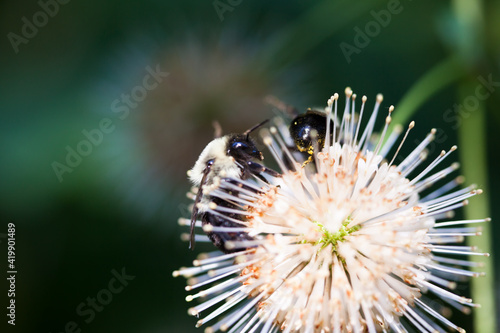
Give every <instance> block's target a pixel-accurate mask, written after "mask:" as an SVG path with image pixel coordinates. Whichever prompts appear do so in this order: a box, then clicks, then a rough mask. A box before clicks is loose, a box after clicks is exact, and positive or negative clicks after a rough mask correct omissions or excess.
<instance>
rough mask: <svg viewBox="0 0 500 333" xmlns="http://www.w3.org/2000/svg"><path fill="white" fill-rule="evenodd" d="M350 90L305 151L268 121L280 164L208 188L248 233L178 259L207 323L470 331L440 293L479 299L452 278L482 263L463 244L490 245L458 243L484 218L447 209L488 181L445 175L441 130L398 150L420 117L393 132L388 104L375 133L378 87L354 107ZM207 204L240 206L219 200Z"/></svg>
mask: <svg viewBox="0 0 500 333" xmlns="http://www.w3.org/2000/svg"><path fill="white" fill-rule="evenodd" d="M345 93H346V102H345V107H344V110H343V112H340V111H339V110H338V109H339V108H338V104H339V103H338V95H337V94H335V95H334V96H332V97H331V98H330V99H328V101H327V106H326V108H325V111H324V112H325V121H326V135H325V136H324V140H323V142H321V141H320V140H319V139H317V140H313V142H312V144H311V145H312V147H313V149H310V150H309V153H310V154H308V153H307V152H306V153H299V152H297V151H296V149H293V148H294V147H295V144H294V141H293V139H292V138H291V136H290V133H289V129H288V126H287V124H286V122H285V121H284V120H283V119H281V118H278V119H274V120H273V122H272V124H271V125H270V126H269V128H266V129H263V130H262V131H261V133H260V134H261V137H262V141H263V143H264V144H265V145H266V146H267V148H268V150H269V152H270V153H271V154H272V156H273V157H274V159H275V160H276V163H277V165H278V166H279V168H280V169H281V176H280V177H271V176H269V175H264V176H265V178H266V180H267V182H264V181H262V180H261V179H257V178H256V179H252V180H242V179H228V178H224V177H222V176H221V177H220V179H217V180H216V181H214V184H212V185H211V186H209V187H202V191H203V194H204V195H206V194H209V195H210V196H211V197H218V198H221V199H224V200H227V201H228V202H231V203H234V204H235V205H237V207H239V209H238V210H237V211H238V215H237V216H241V219H240V220H239V221H238V222H239V224H240V225H241V227H240V228H232V229H231V230H232V231H236V229H238V230H237V231H238V232H246V233H248V237H246V238H242V237H239V238H236V239H235V240H229V241H227V242H226V243H225V247H226V249H227V250H228V251H227V252H228V253H225V254H224V253H221V252H213V253H205V254H203V255H201V256H200V257H199V258H198V259H197V260H195V261H194V262H193V267H189V268H182V269H180V270H178V271H175V272H174V276H179V275H182V276H184V277H186V278H188V280H187V281H188V285H187V287H186V290H188V291H190V292H191V294H190V295H189V296H187V298H186V299H187V301H188V302H191V301H196V302H197V304H196V305H194V306H193V307H192V308H190V309H189V311H188V313H189V314H190V315H193V316H196V317H197V318H199V320H198V323H197V324H196V326H197V327H199V326H202V325H204V326H205V327H206V328H205V332H215V331H224V332H225V331H228V332H278V331H282V332H370V333H373V332H388V331H394V332H407V331H408V330H410V331H415V330H416V331H418V332H444V331H445V330H452V331H453V330H454V331H457V332H464V330H463V329H462V328H460V327H458V326H456V325H455V324H454V323H452V322H451V321H450V320H448V319H447V318H446V317H445V315H444V312H446V311H443V309H444V306H443V305H442V304H443V303H447V304H448V305H450V306H451V307H454V308H456V309H458V310H460V311H463V312H468V311H469V309H470V308H471V307H476V306H477V305H476V304H475V303H473V301H472V300H471V299H469V298H467V297H464V296H462V295H460V294H459V293H457V292H456V291H455V290H454V289H455V287H456V285H457V282H461V281H463V280H464V279H466V278H468V277H477V276H479V275H481V273H476V272H475V271H474V270H473V266H477V264H475V263H473V262H470V261H468V260H467V256H470V255H480V256H481V255H487V254H484V253H480V252H477V250H476V249H475V248H474V247H469V246H464V245H460V244H461V243H462V242H463V240H464V237H466V236H474V235H478V234H479V233H480V229H479V228H475V227H470V226H465V224H472V223H476V222H484V221H488V220H489V219H479V220H456V221H455V220H452V218H453V211H454V210H455V209H457V208H459V207H462V206H463V205H466V204H467V200H468V198H469V197H472V196H475V195H477V194H480V193H481V190H479V189H475V188H474V186H470V187H466V188H463V189H460V188H459V185H460V184H461V183H462V181H463V179H462V178H461V177H457V178H454V179H451V180H448V181H446V180H443V179H444V178H448V176H449V175H450V174H451V173H453V172H454V171H455V170H456V169H457V168H458V164H457V163H451V164H449V163H447V162H446V159H447V157H448V156H449V155H450V153H452V152H453V151H454V150H456V147H455V146H453V147H451V148H450V149H449V150H448V151H442V152H440V153H437V154H432V152H429V151H428V149H427V147H428V146H429V144H430V143H431V142H432V140H433V139H434V135H435V130H434V129H432V130H431V131H430V133H429V134H428V135H427V136H426V137H425V138H424V139H423V140H422V141H421V143H420V144H418V145H417V146H416V147H415V148H414V149H413V151H411V152H410V153H409V154H408V155H406V156H404V157H403V156H400V155H399V153H400V150H401V147H402V146H403V144H404V142H405V140H406V138H407V137H408V135H409V132H410V131H411V129H412V128H413V127H414V126H415V123H414V122H411V123H410V124H409V126H408V127H407V129H406V130H404V129H403V127H401V126H396V127H395V128H394V130H393V131H391V133H389V131H388V129H389V125H390V123H391V114H392V112H393V111H394V107H393V106H391V107H389V108H388V109H386V110H388V111H386V114H385V115H383V116H385V125H384V127H383V129H382V131H381V133H380V134H375V132H374V127H375V122H376V119H377V117H378V115H379V114H380V113H382V112H381V110H383V109H382V108H380V105H381V102H382V96H381V95H378V96H377V97H376V101H375V105H374V108H373V111H372V112H371V114H370V113H369V112H366V111H365V106H366V104H367V98H366V97H365V96H363V97H362V99H361V107H360V108H359V109H357V108H356V102H357V100H356V95H355V94H353V92H352V91H351V90H350V89H349V88H347V89H346V92H345ZM361 124H366V125H361ZM317 134H318V133H311V135H312V137H313V138H314V137H318V138H319V135H317ZM428 155H429V156H428ZM431 155H437V156H431ZM427 157H429V159H427ZM196 191H197V190H196V189H194V190H193V193H196ZM191 197H194V195H193V194H191ZM210 212H211V213H212V214H219V215H220V216H226V217H227V218H231V216H235V215H234V212H229V211H228V209H227V208H225V207H219V206H217V205H215V204H214V205H211V207H210ZM231 214H232V215H231ZM189 222H190V221H189V220H187V219H180V223H181V224H185V225H189ZM196 225H197V227H198V228H201V227H202V223H201V221H197V222H196ZM202 228H203V229H204V231H205V232H226V233H227V232H228V230H229V229H228V228H227V227H215V226H212V225H205V226H203V227H202ZM231 230H229V231H231ZM196 238H197V240H198V241H202V240H203V239H204V238H206V236H203V235H196ZM450 255H452V257H453V258H451V257H450ZM460 256H463V258H460ZM435 299H440V300H441V301H440V302H435V301H433V300H435Z"/></svg>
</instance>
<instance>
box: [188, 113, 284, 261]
mask: <svg viewBox="0 0 500 333" xmlns="http://www.w3.org/2000/svg"><path fill="white" fill-rule="evenodd" d="M266 122H267V120H266V121H264V122H262V123H260V124H257V125H255V126H254V127H252V128H250V129H248V130H247V131H245V132H244V133H241V134H228V135H224V136H222V137H218V138H215V139H214V140H213V141H211V142H210V143H209V144H208V145H207V146H206V147H205V149H203V151H202V152H201V154H200V156H199V157H198V160H197V161H196V163H195V165H194V167H193V168H192V169H191V170H190V171H188V176H189V179H190V180H191V182H192V183H193V185H194V186H196V187H198V192H197V194H196V197H195V202H194V206H193V210H192V214H191V233H190V243H189V248H190V249H194V244H195V241H194V225H195V222H196V219H197V218H198V216H200V215H201V221H202V225H203V226H205V225H207V224H209V225H212V226H214V227H227V228H235V227H240V228H241V224H239V223H237V222H234V221H235V220H239V221H245V220H246V217H245V216H244V215H242V214H237V213H225V214H214V213H212V212H210V205H214V204H215V205H217V206H221V207H224V208H228V209H229V210H230V211H237V210H240V209H241V208H240V206H238V205H237V204H236V203H233V202H229V201H227V200H225V199H222V198H220V197H217V196H212V195H210V194H209V193H204V190H203V188H204V187H209V186H210V185H213V184H214V183H215V182H216V179H218V180H220V179H222V180H223V181H227V182H234V180H235V179H236V180H246V179H249V178H251V177H252V176H255V177H257V178H258V179H260V180H262V181H264V182H266V183H267V180H266V178H265V177H264V176H263V175H262V173H266V174H268V175H271V176H273V177H279V176H280V174H279V173H278V172H276V171H274V170H272V169H269V168H267V167H265V166H263V165H262V164H260V163H259V162H260V161H262V160H263V159H264V157H263V156H262V153H261V152H260V151H259V150H258V148H257V146H256V145H255V142H254V141H253V140H252V139H251V138H250V133H252V132H253V131H255V130H256V129H257V128H259V127H261V126H262V125H264V124H265V123H266ZM240 186H241V183H240ZM228 192H229V194H230V195H232V196H238V191H228ZM206 234H207V236H208V238H209V239H210V240H211V241H212V243H213V244H214V245H215V246H216V247H217V248H219V249H220V250H221V251H222V252H225V253H230V252H234V251H235V250H229V249H227V248H226V246H225V244H226V242H227V241H244V240H252V239H253V238H252V237H251V236H249V235H248V234H247V233H246V232H217V231H209V232H206Z"/></svg>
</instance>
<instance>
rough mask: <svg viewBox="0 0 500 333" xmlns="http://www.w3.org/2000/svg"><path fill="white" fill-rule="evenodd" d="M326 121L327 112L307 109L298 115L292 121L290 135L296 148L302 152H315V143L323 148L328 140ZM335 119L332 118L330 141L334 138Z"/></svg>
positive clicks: (319, 147)
mask: <svg viewBox="0 0 500 333" xmlns="http://www.w3.org/2000/svg"><path fill="white" fill-rule="evenodd" d="M326 121H327V115H326V113H325V112H321V111H316V110H312V109H307V111H306V112H305V113H303V114H300V115H298V116H296V117H295V118H294V119H293V120H292V122H291V123H290V128H289V130H290V136H291V137H292V139H293V141H294V143H295V148H296V149H297V150H298V151H300V152H307V153H308V154H310V155H312V154H313V149H314V145H315V143H316V144H317V145H318V149H319V150H321V149H323V147H324V145H325V140H326ZM333 126H334V123H333V119H331V120H330V142H332V138H333V134H332V132H333Z"/></svg>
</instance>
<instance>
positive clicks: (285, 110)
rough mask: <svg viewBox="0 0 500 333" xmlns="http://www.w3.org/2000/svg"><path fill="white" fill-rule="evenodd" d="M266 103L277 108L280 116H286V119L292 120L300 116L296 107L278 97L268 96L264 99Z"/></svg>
mask: <svg viewBox="0 0 500 333" xmlns="http://www.w3.org/2000/svg"><path fill="white" fill-rule="evenodd" d="M264 102H265V103H266V104H269V105H271V106H273V107H275V108H276V109H277V110H278V111H279V112H277V113H278V114H279V116H285V117H286V118H290V120H291V119H294V118H295V117H297V116H298V115H299V114H300V112H299V110H298V109H297V108H296V107H295V106H293V105H289V104H286V103H285V102H283V101H282V100H280V99H279V98H277V97H276V96H272V95H268V96H266V97H265V98H264Z"/></svg>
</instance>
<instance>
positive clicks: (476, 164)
mask: <svg viewBox="0 0 500 333" xmlns="http://www.w3.org/2000/svg"><path fill="white" fill-rule="evenodd" d="M478 84H479V83H478V82H477V81H476V80H472V79H470V80H469V81H467V82H464V83H462V84H461V86H460V90H459V91H460V100H462V101H463V100H464V99H465V98H467V97H470V96H471V93H473V92H474V91H475V90H474V89H475V88H476V87H477V85H478ZM485 128H486V110H485V108H484V103H482V102H481V103H480V106H479V107H478V109H477V110H474V112H472V113H471V114H470V116H469V117H468V118H467V119H464V121H463V122H462V125H461V126H460V128H459V130H458V135H459V146H458V147H459V148H460V149H459V152H460V160H461V165H462V171H463V174H464V176H465V177H466V178H467V179H469V180H470V181H473V182H474V183H476V184H478V187H479V188H481V189H482V190H483V191H484V192H483V194H481V196H480V197H479V198H475V199H473V200H470V203H469V205H467V206H466V207H465V217H466V218H467V219H477V218H483V217H487V216H489V215H490V210H489V207H488V203H489V198H488V193H489V190H488V188H487V185H488V170H487V164H486V159H487V156H486V146H487V140H486V132H485V130H484V129H485ZM482 228H483V235H482V236H480V237H468V239H467V243H468V245H469V246H478V248H479V249H480V250H481V251H482V252H486V253H490V252H491V250H492V249H491V225H490V223H484V224H483V225H482ZM471 259H472V260H474V261H477V262H481V263H482V264H484V267H482V268H481V271H483V272H485V273H486V276H483V277H479V278H474V279H472V281H471V288H472V297H473V300H474V302H475V303H479V304H481V307H480V308H476V309H474V310H473V314H474V332H496V328H495V326H496V321H495V318H496V311H495V301H494V295H495V293H494V292H493V291H494V290H495V289H494V276H493V275H494V270H493V260H492V258H488V259H485V258H484V257H478V256H471Z"/></svg>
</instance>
